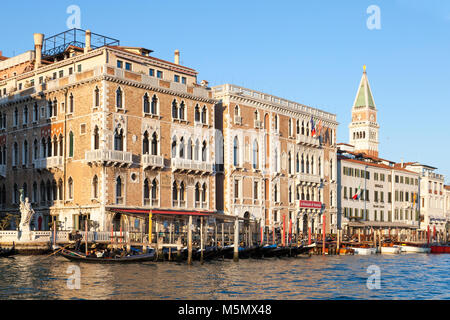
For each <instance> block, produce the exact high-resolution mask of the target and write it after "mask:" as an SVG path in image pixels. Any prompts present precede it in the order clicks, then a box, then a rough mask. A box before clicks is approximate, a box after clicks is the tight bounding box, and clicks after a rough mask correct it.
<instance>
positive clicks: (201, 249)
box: [200, 217, 203, 264]
mask: <svg viewBox="0 0 450 320" xmlns="http://www.w3.org/2000/svg"><path fill="white" fill-rule="evenodd" d="M200 263H201V264H203V217H201V218H200Z"/></svg>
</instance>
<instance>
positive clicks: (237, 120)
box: [234, 116, 242, 125]
mask: <svg viewBox="0 0 450 320" xmlns="http://www.w3.org/2000/svg"><path fill="white" fill-rule="evenodd" d="M234 124H238V125H242V117H239V116H234Z"/></svg>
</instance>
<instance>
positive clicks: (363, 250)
mask: <svg viewBox="0 0 450 320" xmlns="http://www.w3.org/2000/svg"><path fill="white" fill-rule="evenodd" d="M353 250H354V252H355V254H359V255H371V254H376V253H377V248H363V247H354V248H353Z"/></svg>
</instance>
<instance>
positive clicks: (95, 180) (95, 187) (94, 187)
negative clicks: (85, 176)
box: [92, 175, 98, 199]
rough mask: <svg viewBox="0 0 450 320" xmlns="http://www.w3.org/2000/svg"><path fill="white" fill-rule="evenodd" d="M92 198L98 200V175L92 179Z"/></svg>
mask: <svg viewBox="0 0 450 320" xmlns="http://www.w3.org/2000/svg"><path fill="white" fill-rule="evenodd" d="M92 198H94V199H97V198H98V177H97V175H95V176H94V178H93V179H92Z"/></svg>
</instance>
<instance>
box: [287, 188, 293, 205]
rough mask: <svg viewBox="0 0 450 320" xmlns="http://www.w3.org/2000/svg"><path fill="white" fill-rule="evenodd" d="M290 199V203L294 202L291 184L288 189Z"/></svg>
mask: <svg viewBox="0 0 450 320" xmlns="http://www.w3.org/2000/svg"><path fill="white" fill-rule="evenodd" d="M288 198H289V199H288V200H289V203H292V187H291V186H289V191H288Z"/></svg>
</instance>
